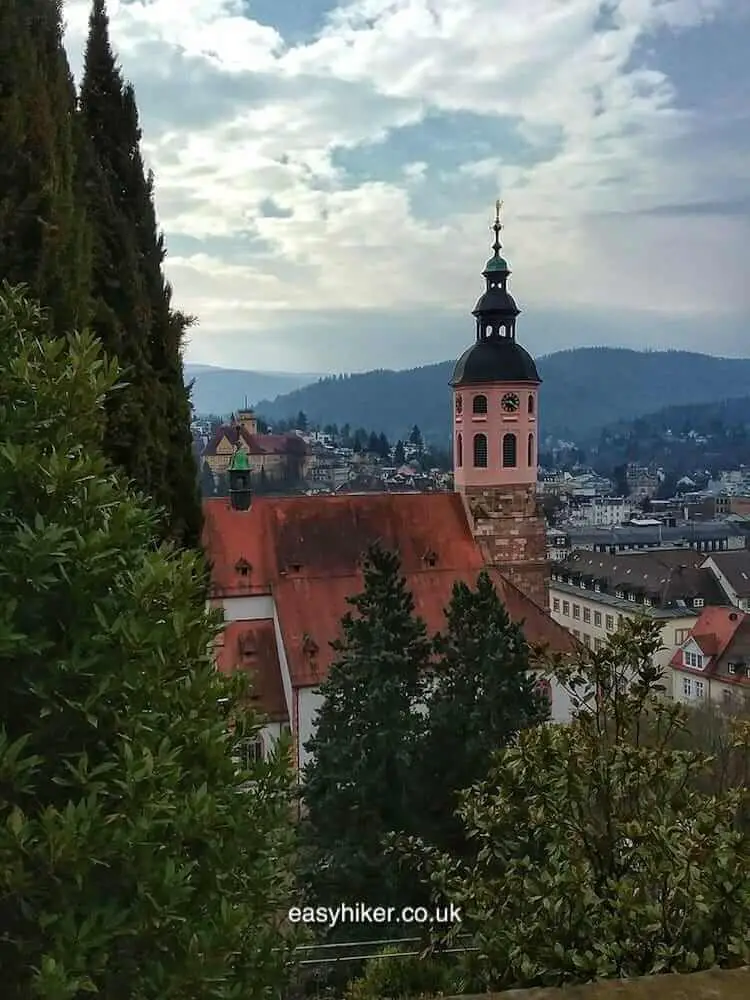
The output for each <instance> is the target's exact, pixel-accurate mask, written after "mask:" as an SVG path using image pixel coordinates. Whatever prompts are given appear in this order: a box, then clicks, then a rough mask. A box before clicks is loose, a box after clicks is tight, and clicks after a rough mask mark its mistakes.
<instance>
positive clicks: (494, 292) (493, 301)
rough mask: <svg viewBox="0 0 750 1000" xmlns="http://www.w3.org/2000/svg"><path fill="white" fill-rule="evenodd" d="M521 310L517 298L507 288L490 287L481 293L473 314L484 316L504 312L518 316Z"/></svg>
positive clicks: (507, 314)
mask: <svg viewBox="0 0 750 1000" xmlns="http://www.w3.org/2000/svg"><path fill="white" fill-rule="evenodd" d="M520 312H521V310H520V309H519V308H518V306H517V305H516V300H515V299H514V298H513V296H512V295H511V294H510V292H509V291H508V290H507V289H506V288H501V287H499V286H498V287H495V288H488V289H487V291H486V292H484V293H483V294H482V295H480V297H479V299H478V300H477V304H476V305H475V306H474V309H473V312H472V316H482V315H485V314H487V313H504V314H505V315H506V316H509V317H510V316H518V315H519V313H520Z"/></svg>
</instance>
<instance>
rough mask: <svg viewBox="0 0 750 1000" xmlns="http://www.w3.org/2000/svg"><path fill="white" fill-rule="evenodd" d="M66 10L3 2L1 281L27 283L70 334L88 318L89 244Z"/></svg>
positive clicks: (28, 1) (37, 1) (23, 0)
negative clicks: (80, 195) (66, 38)
mask: <svg viewBox="0 0 750 1000" xmlns="http://www.w3.org/2000/svg"><path fill="white" fill-rule="evenodd" d="M60 6H61V5H60V3H59V2H55V0H3V2H2V3H1V4H0V278H2V279H5V280H7V281H9V282H14V283H23V284H25V285H27V286H28V287H29V289H30V290H31V292H32V293H33V294H34V295H35V297H36V298H38V299H39V301H40V302H41V304H42V305H43V306H44V307H45V308H46V310H47V313H48V319H49V321H50V323H51V326H52V327H53V328H54V329H57V330H69V329H72V328H73V327H76V326H80V325H82V324H83V323H85V321H86V319H87V307H88V256H89V255H88V250H89V247H88V240H87V227H86V219H85V214H84V212H83V209H82V205H81V203H80V201H79V200H78V199H77V197H76V196H77V162H76V141H75V139H76V119H75V89H74V86H73V81H72V77H71V74H70V69H69V67H68V61H67V58H66V55H65V49H64V47H63V43H62V18H61V10H60Z"/></svg>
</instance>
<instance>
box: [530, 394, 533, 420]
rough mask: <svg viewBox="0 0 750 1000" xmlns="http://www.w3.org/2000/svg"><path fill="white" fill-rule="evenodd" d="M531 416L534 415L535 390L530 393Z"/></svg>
mask: <svg viewBox="0 0 750 1000" xmlns="http://www.w3.org/2000/svg"><path fill="white" fill-rule="evenodd" d="M529 416H530V417H533V416H534V394H533V392H530V393H529Z"/></svg>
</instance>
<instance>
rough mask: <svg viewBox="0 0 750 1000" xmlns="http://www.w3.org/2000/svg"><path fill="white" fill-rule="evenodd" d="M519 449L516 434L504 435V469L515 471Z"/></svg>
mask: <svg viewBox="0 0 750 1000" xmlns="http://www.w3.org/2000/svg"><path fill="white" fill-rule="evenodd" d="M516 452H517V447H516V435H515V434H504V435H503V468H504V469H515V467H516V464H517V463H518V457H517V454H516Z"/></svg>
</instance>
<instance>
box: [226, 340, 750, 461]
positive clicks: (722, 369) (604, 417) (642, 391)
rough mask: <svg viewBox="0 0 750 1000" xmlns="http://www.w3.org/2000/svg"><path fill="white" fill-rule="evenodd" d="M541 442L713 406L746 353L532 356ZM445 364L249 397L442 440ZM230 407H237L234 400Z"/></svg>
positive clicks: (283, 408)
mask: <svg viewBox="0 0 750 1000" xmlns="http://www.w3.org/2000/svg"><path fill="white" fill-rule="evenodd" d="M537 364H538V368H539V373H540V375H541V377H542V379H543V381H544V385H543V386H542V390H541V398H540V418H541V432H542V436H543V437H545V438H553V439H564V440H571V441H579V440H583V439H586V438H590V437H591V435H592V434H593V433H594V432H595V431H598V430H599V429H601V428H602V427H604V426H606V425H609V424H614V423H617V422H618V421H627V420H632V419H635V418H636V417H639V416H641V415H643V414H647V413H654V412H656V411H657V410H660V409H663V408H665V407H671V406H690V405H694V404H696V403H717V402H720V401H721V400H725V399H728V398H730V397H740V396H744V395H746V394H747V391H748V386H750V359H747V358H741V359H734V358H715V357H712V356H709V355H705V354H696V353H692V352H687V351H632V350H628V349H627V348H611V347H582V348H573V349H571V350H567V351H558V352H556V353H554V354H548V355H546V356H544V357H542V358H540V359H538V363H537ZM453 365H454V362H453V361H444V362H441V363H439V364H434V365H426V366H424V367H421V368H412V369H407V370H405V371H388V370H385V371H384V370H378V371H372V372H365V373H363V374H357V375H350V376H330V377H326V378H324V379H322V380H320V381H318V382H315V383H313V384H311V385H305V386H302V387H299V388H296V389H294V390H292V391H289V392H285V393H284V394H282V395H278V396H276V397H275V398H272V397H270V395H269V396H267V397H266V398H260V399H257V400H256V402H255V406H256V409H257V411H258V412H259V413H261V414H262V415H263V416H264V417H265V418H267V419H268V420H271V421H273V420H279V419H284V418H289V417H293V416H295V415H296V414H297V413H299V411H300V410H302V411H304V412H305V414H306V415H307V417H308V419H309V420H310V421H311V422H313V423H316V424H320V425H325V424H334V423H335V424H339V425H341V424H345V423H348V424H350V425H351V426H352V427H365V428H367V429H368V430H369V429H373V430H376V431H384V432H385V433H386V434H387V435H388V437H389V438H394V437H400V436H402V435H404V434H405V433H406V432H407V431H408V429H409V428H410V427H412V426H413V425H414V424H415V423H416V424H418V425H419V427H420V429H421V430H422V433H423V435H424V436H425V437H426V438H427V439H429V440H432V441H434V442H437V443H444V442H446V441H447V440H448V438H449V435H450V426H451V405H450V389H449V386H448V382H449V380H450V377H451V374H452V371H453ZM235 405H237V404H235Z"/></svg>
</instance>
